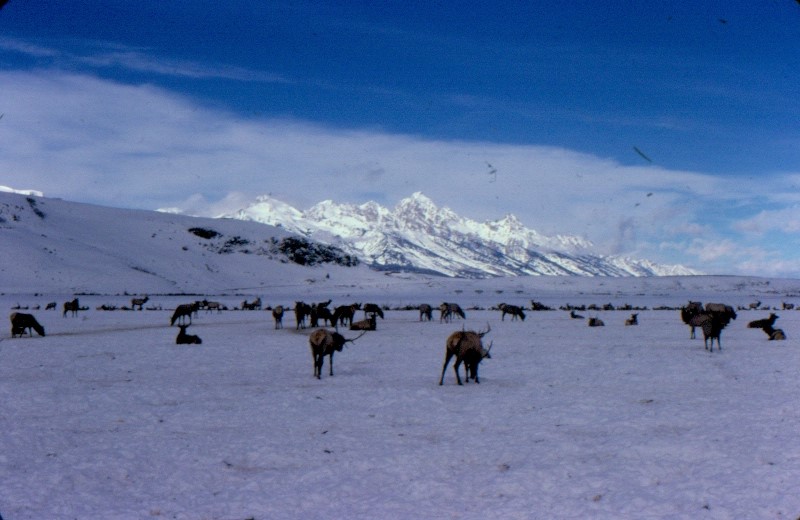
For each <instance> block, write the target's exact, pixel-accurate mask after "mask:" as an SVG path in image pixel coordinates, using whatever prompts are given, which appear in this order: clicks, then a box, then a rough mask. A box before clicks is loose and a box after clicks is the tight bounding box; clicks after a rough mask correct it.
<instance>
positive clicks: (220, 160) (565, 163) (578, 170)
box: [0, 70, 798, 272]
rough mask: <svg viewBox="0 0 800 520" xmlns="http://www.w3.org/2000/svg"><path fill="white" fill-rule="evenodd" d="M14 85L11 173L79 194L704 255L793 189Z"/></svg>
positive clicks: (5, 162)
mask: <svg viewBox="0 0 800 520" xmlns="http://www.w3.org/2000/svg"><path fill="white" fill-rule="evenodd" d="M0 86H1V87H2V89H3V93H4V100H5V101H6V102H5V104H4V108H3V110H4V117H3V118H2V119H0V171H1V172H2V173H1V174H0V184H4V185H8V186H12V187H20V186H24V187H26V188H28V187H30V188H34V189H38V190H41V191H44V192H45V193H47V194H48V195H50V196H57V197H63V198H66V199H70V200H79V201H87V202H95V203H101V204H109V205H113V206H123V207H140V208H146V209H156V208H163V207H176V206H177V207H182V208H184V209H188V210H191V211H192V212H194V213H198V212H200V211H201V210H202V209H203V208H206V210H205V213H206V214H209V215H214V216H215V215H218V214H219V213H223V212H229V211H231V210H233V209H236V208H237V207H238V206H241V205H244V204H245V203H246V202H247V201H248V200H252V199H254V198H255V197H256V196H257V195H261V194H272V195H273V196H274V197H276V198H278V199H280V200H283V201H285V202H287V203H290V204H292V205H295V206H297V207H299V208H300V209H304V208H307V207H310V206H311V205H313V204H315V203H316V202H319V201H321V200H324V199H334V200H337V201H341V202H351V203H361V202H365V201H366V200H368V199H373V200H377V201H378V202H380V203H382V204H385V205H389V206H391V205H393V204H395V203H396V202H397V201H399V200H400V199H401V198H403V197H406V196H408V195H410V194H411V193H413V192H415V191H422V192H424V193H425V194H426V195H428V196H429V197H431V198H432V199H433V200H434V201H435V202H436V203H437V204H440V205H446V206H449V207H451V208H452V209H453V210H455V211H456V212H458V213H460V214H463V215H464V216H467V217H470V218H473V219H477V220H483V219H497V218H500V217H502V216H503V215H505V214H507V213H513V214H515V215H517V216H518V217H519V218H520V219H521V220H522V221H523V222H524V223H525V224H526V225H528V226H529V227H532V228H534V229H537V230H539V231H541V232H543V233H547V234H555V233H562V234H577V235H581V236H584V237H586V238H589V239H590V240H592V241H593V242H595V243H596V244H598V245H600V246H601V247H603V248H605V250H606V252H609V253H611V252H615V253H625V252H627V251H637V250H639V251H642V250H647V251H658V250H659V247H658V244H660V243H662V242H663V240H664V238H665V237H667V236H669V237H670V239H671V241H672V242H673V243H680V241H681V237H684V239H686V240H689V239H690V238H691V237H703V240H704V241H703V242H702V243H701V242H696V243H692V245H691V246H689V247H686V248H685V251H686V252H687V254H689V255H690V256H688V257H686V258H687V263H691V260H692V258H697V259H698V260H699V261H701V262H708V261H721V260H723V259H724V258H725V256H726V255H735V257H736V258H739V259H741V260H744V259H743V258H742V255H741V254H737V252H738V253H740V252H741V248H740V247H739V246H738V244H737V240H736V239H735V237H732V236H729V235H728V234H727V233H728V229H727V228H729V227H730V226H731V224H732V221H729V220H726V219H727V217H726V215H727V214H733V213H734V210H735V209H736V211H739V210H738V209H737V207H738V206H739V205H741V204H742V203H743V202H746V203H748V204H754V203H755V201H763V202H764V203H773V204H777V202H776V201H777V200H778V199H777V197H779V196H780V193H779V192H778V193H776V192H775V191H774V190H771V186H770V183H768V182H764V180H763V179H758V180H752V181H748V180H745V181H744V182H737V183H736V184H732V183H730V182H728V181H727V180H725V179H722V178H719V177H714V176H711V175H704V174H700V173H695V172H683V171H669V170H664V169H662V168H658V167H653V166H636V167H632V166H623V165H620V164H618V163H616V162H614V161H612V160H608V159H604V158H598V157H595V156H591V155H586V154H581V153H577V152H573V151H570V150H566V149H562V148H556V147H545V146H532V145H530V146H524V145H504V144H495V143H486V142H468V141H442V140H430V139H424V138H419V137H415V136H409V135H392V134H386V133H383V132H380V131H374V130H369V129H362V130H341V129H330V128H325V127H321V126H318V125H314V124H311V123H307V122H302V121H291V120H269V119H264V120H254V119H244V118H240V117H238V116H237V115H235V114H232V113H228V112H224V111H221V110H215V109H209V108H206V107H203V106H201V105H199V104H197V103H196V102H193V101H192V100H190V99H187V98H184V97H181V96H178V95H175V94H172V93H169V92H166V91H164V90H161V89H158V88H154V87H152V86H148V85H126V84H120V83H114V82H110V81H104V80H100V79H97V78H94V77H89V76H84V75H77V74H66V73H60V72H55V71H50V70H48V71H41V72H27V73H22V72H0ZM787 179H789V176H786V178H785V179H784V178H781V182H782V183H783V182H789V180H787ZM740 181H741V180H740ZM782 191H785V190H782ZM742 193H745V194H746V195H745V196H743V195H742ZM774 216H778V217H782V218H783V221H784V222H786V221H787V220H789V221H790V222H797V220H798V215H797V212H796V210H791V211H790V210H770V211H767V210H765V211H764V213H763V216H759V215H756V216H753V217H746V218H744V219H742V220H741V222H739V224H737V226H738V229H735V230H736V231H741V230H745V231H747V230H748V226H749V227H750V228H752V229H762V228H765V227H766V222H769V219H770V218H772V217H774ZM737 218H738V217H737ZM792 219H793V220H792ZM792 225H794V224H792ZM656 260H657V259H656ZM742 265H746V264H742ZM698 267H699V266H698ZM703 270H704V271H706V272H709V270H708V269H703Z"/></svg>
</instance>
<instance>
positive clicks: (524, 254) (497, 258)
mask: <svg viewBox="0 0 800 520" xmlns="http://www.w3.org/2000/svg"><path fill="white" fill-rule="evenodd" d="M222 217H224V218H233V219H240V220H249V221H256V222H261V223H263V224H269V225H273V226H280V227H282V228H284V229H285V230H287V231H289V232H292V233H297V234H300V235H303V236H305V237H307V238H309V239H311V240H314V241H316V242H322V243H327V244H330V245H335V246H337V247H339V248H341V249H342V250H344V251H346V252H347V253H349V254H352V255H355V256H358V257H359V258H360V259H361V260H362V262H364V263H366V264H369V265H371V266H372V267H373V268H375V269H381V270H399V271H410V272H420V273H431V274H440V275H445V276H452V277H463V278H483V277H492V276H520V275H583V276H682V275H694V274H700V273H698V272H697V271H693V270H691V269H689V268H686V267H683V266H680V265H659V264H656V263H653V262H650V261H648V260H643V259H634V258H627V257H623V256H606V255H600V254H597V253H596V252H593V250H595V249H596V248H595V246H594V245H593V244H592V243H591V242H589V241H587V240H584V239H582V238H580V237H576V236H569V235H557V236H545V235H543V234H541V233H539V232H537V231H535V230H533V229H529V228H527V227H525V226H524V225H523V224H522V223H521V222H520V221H519V220H518V219H517V218H516V217H515V216H513V215H507V216H505V217H504V218H502V219H500V220H496V221H491V222H483V223H481V222H476V221H474V220H470V219H468V218H464V217H461V216H459V215H457V214H456V213H454V212H453V211H452V210H450V209H449V208H446V207H438V206H437V205H436V204H434V202H433V201H432V200H431V199H429V198H428V197H426V196H425V195H423V194H422V193H419V192H417V193H414V194H413V195H411V196H410V197H408V198H405V199H403V200H401V201H400V202H399V203H398V204H397V206H396V207H395V208H394V209H391V210H390V209H387V208H385V207H383V206H381V205H379V204H377V203H375V202H367V203H365V204H361V205H352V204H337V203H336V202H333V201H330V200H326V201H323V202H320V203H319V204H316V205H315V206H313V207H312V208H310V209H308V210H306V211H300V210H298V209H296V208H293V207H292V206H290V205H288V204H286V203H284V202H281V201H279V200H276V199H274V198H272V197H269V196H261V197H258V198H257V199H256V201H255V202H254V203H253V204H251V205H249V206H247V207H245V208H242V209H240V210H239V211H236V212H234V213H231V214H226V215H222Z"/></svg>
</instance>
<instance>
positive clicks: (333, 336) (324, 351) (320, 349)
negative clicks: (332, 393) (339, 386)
mask: <svg viewBox="0 0 800 520" xmlns="http://www.w3.org/2000/svg"><path fill="white" fill-rule="evenodd" d="M364 334H366V331H364V332H362V333H361V334H359V335H358V336H356V337H355V338H352V339H347V338H345V337H344V336H342V335H341V334H339V333H338V332H331V331H329V330H326V329H317V330H315V331H314V332H312V333H311V335H310V336H309V337H308V344H309V345H310V346H311V357H312V358H313V360H314V377H316V378H317V379H320V376H321V374H322V365H323V363H324V361H325V356H330V375H331V376H332V375H333V354H334V352H341V351H342V349H343V348H344V345H345V343H348V342H353V341H355V340H357V339H358V338H360V337H361V336H363V335H364Z"/></svg>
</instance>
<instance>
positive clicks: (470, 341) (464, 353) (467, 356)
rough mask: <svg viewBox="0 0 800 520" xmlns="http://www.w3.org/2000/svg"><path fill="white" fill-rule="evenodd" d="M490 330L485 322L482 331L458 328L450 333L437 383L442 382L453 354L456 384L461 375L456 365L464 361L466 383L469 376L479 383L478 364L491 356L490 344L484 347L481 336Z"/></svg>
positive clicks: (440, 383) (459, 382) (459, 381)
mask: <svg viewBox="0 0 800 520" xmlns="http://www.w3.org/2000/svg"><path fill="white" fill-rule="evenodd" d="M490 330H492V328H491V327H490V326H489V325H488V324H487V326H486V330H485V331H484V332H475V331H472V330H460V331H457V332H454V333H452V334H450V336H449V337H448V338H447V341H446V342H445V353H444V365H442V377H441V378H440V379H439V385H442V384H444V374H445V372H446V371H447V365H448V364H449V363H450V359H451V358H452V357H453V356H455V357H456V363H455V365H453V370H455V373H456V381H457V382H458V384H459V385H460V384H461V376H459V374H458V367H459V366H460V365H461V363H464V372H465V376H466V380H467V383H469V380H470V378H472V379H473V380H475V382H476V383H480V379H479V378H478V365H479V364H480V362H481V360H483V359H484V358H491V357H492V356H491V355H489V351H490V350H491V349H492V344H491V343H490V344H489V348H488V349H484V348H483V342H482V340H483V337H484V336H485V335H486V334H488V333H489V331H490Z"/></svg>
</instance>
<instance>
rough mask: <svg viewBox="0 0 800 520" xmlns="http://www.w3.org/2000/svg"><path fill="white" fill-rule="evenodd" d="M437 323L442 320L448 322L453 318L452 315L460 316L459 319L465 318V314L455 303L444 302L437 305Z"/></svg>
mask: <svg viewBox="0 0 800 520" xmlns="http://www.w3.org/2000/svg"><path fill="white" fill-rule="evenodd" d="M439 312H440V314H439V323H441V322H442V321H444V322H449V321H451V320H452V319H453V315H454V314H455V315H457V316H461V319H466V318H467V316H466V314H464V311H463V310H461V306H460V305H458V304H457V303H447V302H444V303H442V304H441V305H439Z"/></svg>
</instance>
